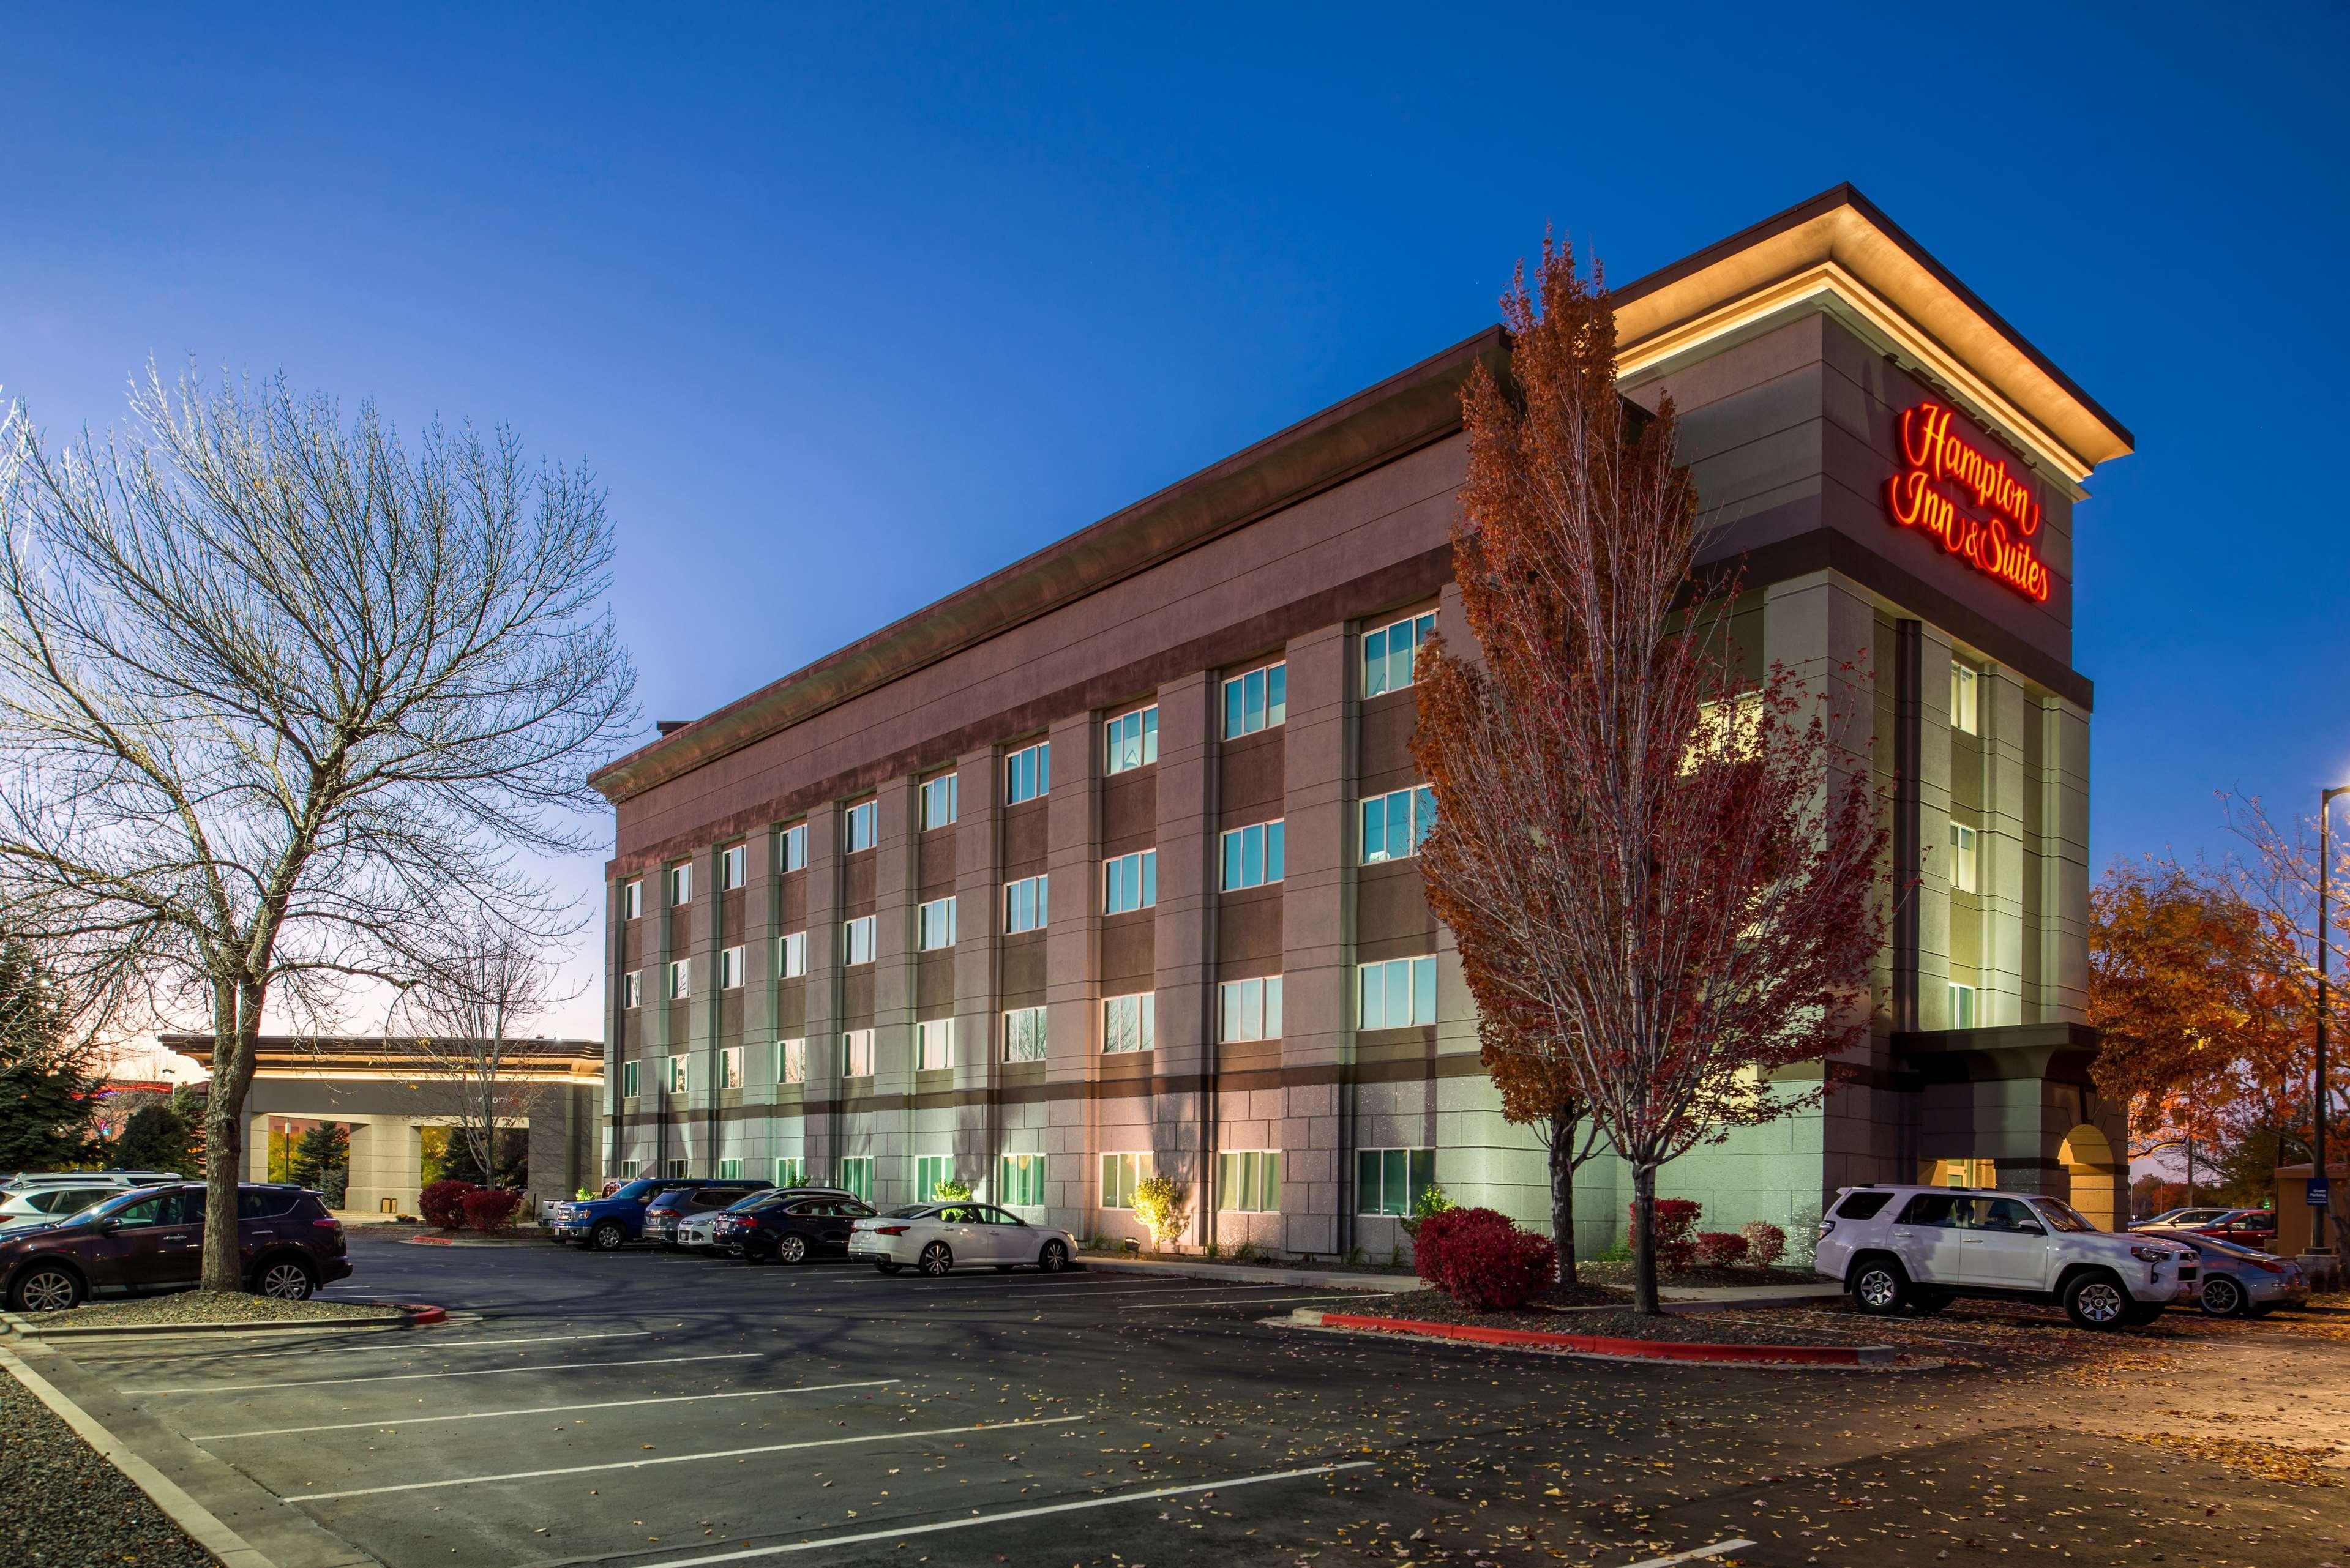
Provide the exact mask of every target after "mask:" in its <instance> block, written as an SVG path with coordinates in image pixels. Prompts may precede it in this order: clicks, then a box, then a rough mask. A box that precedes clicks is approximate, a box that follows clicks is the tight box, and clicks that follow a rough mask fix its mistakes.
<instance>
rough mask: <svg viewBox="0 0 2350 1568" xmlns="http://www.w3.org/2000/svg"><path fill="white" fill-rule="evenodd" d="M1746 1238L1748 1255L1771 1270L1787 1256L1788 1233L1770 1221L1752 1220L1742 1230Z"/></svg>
mask: <svg viewBox="0 0 2350 1568" xmlns="http://www.w3.org/2000/svg"><path fill="white" fill-rule="evenodd" d="M1738 1233H1739V1234H1740V1235H1742V1236H1743V1237H1745V1238H1746V1255H1747V1257H1748V1258H1749V1259H1751V1260H1752V1261H1753V1262H1757V1263H1760V1264H1762V1265H1763V1267H1764V1268H1766V1269H1767V1268H1769V1267H1770V1266H1771V1265H1772V1264H1773V1263H1775V1262H1778V1261H1779V1260H1780V1259H1781V1258H1783V1257H1784V1256H1786V1254H1787V1233H1786V1232H1785V1231H1782V1230H1780V1229H1779V1227H1777V1226H1776V1225H1773V1224H1772V1223H1771V1221H1769V1220H1748V1221H1747V1222H1746V1223H1745V1224H1744V1225H1743V1226H1742V1227H1741V1228H1740V1230H1739V1232H1738Z"/></svg>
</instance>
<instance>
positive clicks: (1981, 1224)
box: [1975, 1198, 2040, 1231]
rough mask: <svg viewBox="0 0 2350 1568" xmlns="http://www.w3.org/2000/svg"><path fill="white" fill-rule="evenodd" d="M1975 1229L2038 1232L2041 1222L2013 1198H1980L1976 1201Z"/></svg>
mask: <svg viewBox="0 0 2350 1568" xmlns="http://www.w3.org/2000/svg"><path fill="white" fill-rule="evenodd" d="M1975 1229H1976V1230H1978V1231H2038V1230H2039V1229H2040V1221H2039V1220H2036V1219H2034V1218H2033V1214H2032V1210H2029V1209H2027V1208H2025V1207H2024V1206H2023V1205H2022V1203H2020V1202H2018V1201H2017V1200H2016V1199H2012V1198H1978V1199H1975Z"/></svg>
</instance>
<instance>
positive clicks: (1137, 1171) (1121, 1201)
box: [1101, 1154, 1150, 1209]
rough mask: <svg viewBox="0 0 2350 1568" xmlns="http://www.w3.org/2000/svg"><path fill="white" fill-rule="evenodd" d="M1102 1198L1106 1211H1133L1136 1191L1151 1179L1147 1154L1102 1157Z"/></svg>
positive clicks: (1102, 1204)
mask: <svg viewBox="0 0 2350 1568" xmlns="http://www.w3.org/2000/svg"><path fill="white" fill-rule="evenodd" d="M1101 1169H1102V1196H1101V1206H1102V1207H1103V1208H1105V1209H1131V1208H1133V1207H1134V1189H1136V1188H1138V1187H1139V1186H1141V1185H1142V1184H1143V1183H1144V1182H1145V1181H1148V1180H1149V1179H1150V1157H1149V1155H1147V1154H1106V1155H1104V1156H1102V1157H1101Z"/></svg>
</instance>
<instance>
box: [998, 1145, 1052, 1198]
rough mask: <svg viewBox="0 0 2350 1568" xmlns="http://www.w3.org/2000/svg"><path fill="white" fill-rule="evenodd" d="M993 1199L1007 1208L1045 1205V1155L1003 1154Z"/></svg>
mask: <svg viewBox="0 0 2350 1568" xmlns="http://www.w3.org/2000/svg"><path fill="white" fill-rule="evenodd" d="M995 1200H996V1201H997V1202H998V1203H1001V1204H1003V1206H1004V1207H1005V1208H1007V1209H1042V1208H1043V1207H1044V1206H1045V1157H1044V1156H1043V1155H1041V1154H1007V1155H1005V1156H1004V1157H1003V1179H1002V1180H1001V1181H999V1182H998V1183H997V1184H996V1194H995Z"/></svg>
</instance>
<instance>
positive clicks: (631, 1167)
mask: <svg viewBox="0 0 2350 1568" xmlns="http://www.w3.org/2000/svg"><path fill="white" fill-rule="evenodd" d="M641 1168H642V1167H640V1166H639V1164H638V1162H637V1161H635V1160H633V1159H624V1160H622V1161H620V1174H621V1175H622V1176H627V1177H634V1176H635V1175H636V1174H637V1172H638V1171H639V1169H641Z"/></svg>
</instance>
